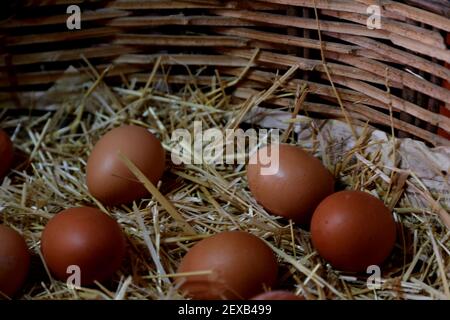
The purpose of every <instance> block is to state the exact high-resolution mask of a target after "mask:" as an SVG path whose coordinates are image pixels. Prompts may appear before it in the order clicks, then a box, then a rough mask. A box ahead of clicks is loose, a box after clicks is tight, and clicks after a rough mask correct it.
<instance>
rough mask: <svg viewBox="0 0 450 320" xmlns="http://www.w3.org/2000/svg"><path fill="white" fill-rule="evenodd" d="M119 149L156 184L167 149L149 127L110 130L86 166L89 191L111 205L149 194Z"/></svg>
mask: <svg viewBox="0 0 450 320" xmlns="http://www.w3.org/2000/svg"><path fill="white" fill-rule="evenodd" d="M119 151H120V152H121V153H122V154H123V155H125V156H126V157H127V158H128V159H130V160H131V161H132V162H133V163H134V164H135V165H136V166H137V167H138V168H139V169H140V170H141V171H142V173H143V174H144V175H145V176H146V177H147V178H148V179H149V180H150V181H151V182H152V183H153V184H155V185H156V184H157V183H158V181H159V180H160V179H161V176H162V174H163V172H164V164H165V157H164V149H163V147H162V145H161V143H160V142H159V140H158V139H157V138H156V137H155V136H154V135H153V134H152V133H151V132H149V131H148V130H147V129H145V128H142V127H137V126H122V127H119V128H115V129H113V130H111V131H109V132H108V133H107V134H105V135H104V136H103V137H102V138H101V139H100V140H99V141H98V142H97V144H96V145H95V147H94V149H93V150H92V153H91V155H90V156H89V159H88V162H87V168H86V178H87V186H88V189H89V192H90V193H91V194H92V195H93V196H94V197H95V198H97V199H98V200H100V201H101V202H102V203H104V204H107V205H118V204H126V203H129V202H132V201H134V200H138V199H140V198H142V197H144V196H145V195H147V190H146V189H145V187H144V186H143V185H142V184H141V183H140V182H139V181H138V180H137V178H136V177H135V176H134V174H133V173H132V172H131V171H130V170H128V168H127V166H126V165H125V164H124V163H123V162H122V161H121V160H120V159H119V157H118V152H119Z"/></svg>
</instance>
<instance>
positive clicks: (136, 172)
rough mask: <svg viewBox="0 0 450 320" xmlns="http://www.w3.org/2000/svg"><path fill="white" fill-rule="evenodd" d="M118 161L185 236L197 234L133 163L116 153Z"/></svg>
mask: <svg viewBox="0 0 450 320" xmlns="http://www.w3.org/2000/svg"><path fill="white" fill-rule="evenodd" d="M117 156H118V157H119V159H120V160H122V161H123V163H124V164H125V165H126V166H127V167H128V169H129V170H130V171H131V172H132V173H133V174H134V175H135V176H136V178H138V179H139V181H140V182H141V183H142V184H143V185H144V186H145V188H146V189H147V190H148V191H149V192H150V193H151V194H152V195H153V196H154V197H155V198H156V200H158V202H159V203H160V204H161V205H162V206H163V207H164V209H166V211H167V212H168V213H169V214H170V215H171V216H172V218H173V219H175V221H177V222H178V223H179V224H180V227H181V228H182V229H183V230H184V232H185V233H186V234H187V235H195V234H197V233H196V232H195V230H194V229H193V228H192V227H191V226H190V225H189V224H188V223H187V222H186V220H185V219H184V218H183V217H182V216H181V214H180V213H178V211H177V209H175V207H174V206H173V205H172V204H171V203H170V201H168V200H167V199H166V197H164V195H163V194H162V193H161V192H160V191H159V190H158V189H157V188H156V187H155V186H154V185H153V183H152V182H151V181H150V180H148V178H147V177H146V176H145V175H144V174H143V173H142V172H141V171H140V170H139V168H138V167H136V165H135V164H134V163H132V162H131V161H130V160H129V159H128V158H127V157H126V156H125V155H123V154H122V153H120V152H119V153H118V155H117Z"/></svg>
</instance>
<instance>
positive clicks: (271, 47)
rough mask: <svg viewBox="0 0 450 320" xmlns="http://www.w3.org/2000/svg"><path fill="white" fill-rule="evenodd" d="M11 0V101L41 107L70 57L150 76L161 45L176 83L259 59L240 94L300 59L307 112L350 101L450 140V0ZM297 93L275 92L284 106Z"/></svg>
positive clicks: (2, 86)
mask: <svg viewBox="0 0 450 320" xmlns="http://www.w3.org/2000/svg"><path fill="white" fill-rule="evenodd" d="M72 4H77V5H79V6H80V8H81V10H82V14H81V30H68V29H67V27H66V20H67V18H68V16H69V14H67V13H66V10H67V7H68V6H69V5H72ZM372 4H379V5H381V9H382V10H381V15H382V20H381V23H382V28H381V29H373V30H371V29H369V28H368V27H367V25H366V22H367V18H368V14H367V7H368V6H369V5H372ZM2 5H3V6H5V8H3V9H2V10H1V11H2V13H1V14H2V15H3V18H4V20H3V21H2V22H1V24H0V33H1V44H2V46H1V51H2V52H1V54H2V59H0V68H1V76H0V104H1V106H2V107H10V108H11V107H12V108H24V109H27V108H30V107H32V106H30V105H27V103H26V101H27V100H26V97H27V94H29V93H30V92H36V91H44V90H46V89H47V88H48V87H50V86H51V84H52V83H53V82H54V81H55V80H56V79H58V78H59V77H60V76H61V75H62V73H63V72H64V71H65V70H66V69H67V67H68V66H69V65H74V66H76V67H77V68H80V69H83V68H86V63H85V61H84V60H83V59H82V57H85V58H86V59H87V60H88V61H89V62H90V63H92V64H93V65H94V66H95V67H96V68H97V69H98V71H99V72H101V71H103V70H104V69H105V68H106V67H107V66H109V65H111V64H112V65H113V67H112V68H111V69H110V70H109V71H108V73H107V74H106V80H107V81H111V82H114V81H116V82H118V81H121V82H123V81H124V79H126V81H130V82H131V81H138V82H142V83H145V81H146V80H147V78H148V74H149V72H150V71H151V70H152V65H153V64H154V63H155V61H156V59H157V57H158V56H159V55H161V54H162V55H163V58H162V63H163V64H164V65H165V66H167V67H168V68H169V67H170V66H172V68H173V70H171V76H170V77H169V78H168V81H169V82H172V83H183V82H185V81H188V79H189V77H188V76H187V73H186V68H180V67H179V66H176V65H179V64H184V65H187V66H189V68H191V70H195V69H196V68H200V67H205V66H207V67H206V69H207V70H206V71H205V72H204V73H202V76H199V77H198V78H197V81H198V83H200V84H202V83H205V84H208V83H210V79H209V77H208V74H210V75H214V74H215V72H218V74H220V75H221V77H223V78H224V79H228V78H232V77H236V76H237V75H239V74H240V73H241V71H242V69H243V68H244V67H245V66H247V65H248V64H249V60H251V59H252V58H253V59H254V60H253V62H252V67H251V69H250V70H249V71H248V72H247V73H246V77H245V79H242V81H240V82H239V84H238V86H237V87H236V88H234V91H233V95H234V96H235V97H236V99H247V98H248V97H249V96H251V95H252V94H253V92H254V90H255V89H261V88H267V87H268V86H270V84H271V83H272V82H273V81H274V80H275V79H276V77H277V75H278V74H282V73H284V72H285V71H286V70H287V69H288V68H289V67H291V66H293V65H297V66H298V69H299V71H298V72H297V73H296V74H295V75H294V77H293V78H291V79H290V81H289V82H287V84H286V87H287V88H289V89H292V91H293V92H295V90H296V89H297V88H299V87H301V86H303V85H304V84H305V83H306V85H307V87H308V90H309V94H308V96H307V99H306V102H305V103H304V105H303V111H307V112H308V114H313V115H315V116H320V117H342V113H341V112H342V111H341V108H340V106H339V101H338V100H341V102H342V105H343V106H344V107H345V109H346V110H347V111H348V113H349V115H350V116H351V117H352V118H355V119H359V120H362V121H370V123H372V124H374V125H376V126H378V127H380V128H382V129H384V130H386V131H390V130H391V129H390V127H391V125H393V126H394V127H395V129H396V134H397V135H398V136H400V137H406V136H408V137H414V138H416V139H421V140H424V141H426V142H428V143H430V144H432V145H449V140H448V136H447V137H446V135H448V133H449V132H450V118H448V116H447V115H446V114H445V113H446V112H448V110H449V108H450V90H449V87H448V84H447V87H446V84H445V81H448V82H450V69H448V68H447V67H448V66H446V63H450V50H448V47H447V44H446V37H447V35H448V32H450V18H449V17H450V4H449V2H448V0H404V1H401V2H400V1H384V0H379V1H377V0H353V1H351V0H338V1H331V0H315V1H314V0H267V1H218V0H196V1H150V0H148V1H143V0H141V1H139V0H137V1H125V0H115V1H82V0H47V1H37V0H28V1H16V2H13V3H12V4H10V5H8V4H2ZM316 13H317V17H318V19H316ZM319 31H320V37H319ZM256 48H258V49H259V50H257V49H256ZM321 49H322V50H323V58H324V60H325V61H326V67H325V66H324V63H323V62H324V61H323V60H322V56H321ZM327 71H329V74H330V76H331V79H332V82H333V84H334V85H335V87H336V88H337V92H338V95H339V98H340V99H338V98H337V96H336V93H335V92H334V90H333V87H332V84H331V82H330V79H329V77H328V75H327ZM208 72H209V73H208ZM160 76H162V75H160ZM290 103H291V102H290V101H289V100H288V99H275V100H274V101H273V106H274V107H277V106H279V107H286V106H289V104H290ZM390 111H392V114H393V119H392V120H391V118H390V116H389V114H390Z"/></svg>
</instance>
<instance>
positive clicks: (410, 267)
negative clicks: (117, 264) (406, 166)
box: [0, 60, 450, 299]
mask: <svg viewBox="0 0 450 320" xmlns="http://www.w3.org/2000/svg"><path fill="white" fill-rule="evenodd" d="M247 64H248V65H251V64H252V61H251V60H250V61H247ZM295 68H296V67H293V68H292V69H291V70H289V71H287V72H286V73H285V74H284V75H283V76H280V77H279V78H278V79H279V81H275V82H274V83H273V84H272V85H271V86H267V87H266V88H265V89H263V90H261V91H259V92H252V94H251V95H250V96H249V97H248V99H246V100H240V99H237V100H236V98H235V97H232V95H230V94H228V93H227V92H228V91H227V90H225V88H230V87H232V86H233V85H236V84H237V83H238V80H239V79H242V78H243V73H246V72H247V71H248V68H244V69H243V70H241V71H242V72H243V73H240V74H238V75H236V77H231V78H230V79H227V78H225V77H223V78H222V77H221V75H220V72H217V73H216V74H215V75H212V76H206V75H202V74H201V73H200V74H193V75H191V76H190V77H186V79H185V80H186V81H182V84H178V85H174V84H169V83H168V82H167V81H166V80H167V79H169V78H170V74H167V73H166V70H167V66H166V65H164V64H163V63H162V62H161V60H159V62H158V63H157V64H156V65H155V67H154V69H153V71H152V72H150V73H149V74H148V76H147V80H146V81H145V83H146V84H145V86H143V87H139V86H137V85H136V83H133V82H131V83H130V82H129V83H124V84H123V85H121V86H115V87H109V86H107V85H106V84H105V83H104V82H103V76H104V73H100V74H99V73H98V72H97V71H96V70H95V69H94V68H93V67H92V66H88V70H90V72H89V73H86V74H81V75H80V77H82V79H86V78H85V77H86V76H88V77H89V79H90V80H88V81H87V82H84V83H82V85H83V86H84V87H85V88H88V89H87V90H86V91H85V92H84V91H81V92H80V93H79V94H78V96H76V95H75V97H73V96H72V97H71V98H69V96H67V99H66V100H63V101H62V102H61V104H60V105H59V106H58V109H57V111H49V112H43V113H41V114H39V115H21V116H19V117H10V116H8V115H7V114H6V118H5V120H4V121H3V126H4V127H5V128H7V129H10V130H13V131H14V135H13V138H14V143H15V145H16V146H17V149H18V150H20V152H23V153H24V154H28V155H31V158H30V161H28V162H26V163H23V165H22V167H19V168H18V169H17V170H15V171H14V172H13V173H12V174H11V175H10V176H9V177H8V178H6V179H5V180H4V181H3V184H2V186H1V189H0V190H1V192H0V203H1V204H2V213H1V220H2V223H5V224H7V225H10V226H12V227H14V228H15V229H17V230H18V231H20V232H21V233H23V234H24V236H25V238H26V239H27V242H28V244H29V246H30V248H31V250H32V251H33V252H34V253H35V255H36V257H35V261H34V263H33V271H32V275H31V277H30V279H29V280H28V282H27V285H26V287H25V289H24V291H23V295H22V296H21V297H22V298H24V299H181V298H183V297H182V296H180V294H179V293H178V291H177V286H176V285H175V282H174V279H175V278H176V277H179V276H181V275H179V274H177V273H176V270H177V266H178V264H179V262H180V259H181V257H182V256H183V255H184V254H185V253H186V251H187V250H188V249H189V247H191V246H192V245H193V244H195V243H196V242H197V241H199V240H200V239H203V238H205V237H207V236H208V235H210V234H214V233H217V232H220V231H224V230H237V229H240V230H246V231H248V232H251V233H253V234H255V235H257V236H259V237H261V238H262V239H264V240H265V241H266V242H267V243H268V244H269V246H270V247H271V248H272V249H273V250H274V252H275V253H276V255H277V256H278V259H279V262H280V265H281V271H280V275H279V278H280V284H279V285H280V287H283V288H286V289H289V290H292V291H296V292H298V293H299V294H303V295H305V296H306V297H307V298H308V299H445V298H450V294H449V288H448V277H449V271H450V269H449V268H450V260H449V257H450V252H449V249H448V248H449V245H450V231H449V229H448V228H446V227H445V225H444V223H445V222H446V223H448V221H446V220H445V219H448V212H446V210H445V209H444V208H443V207H442V206H441V205H440V204H439V202H438V201H437V199H435V198H434V195H432V194H431V193H430V192H429V191H428V190H426V188H424V185H423V184H421V183H420V181H417V179H415V178H414V174H407V175H406V177H404V179H399V178H398V177H397V178H395V177H396V175H398V174H399V173H401V170H399V169H396V168H390V170H389V169H387V168H384V167H382V165H381V163H378V162H379V161H380V157H368V156H367V155H366V152H365V150H366V149H367V147H368V146H369V145H370V144H371V143H372V142H370V141H369V139H368V135H369V132H370V130H368V129H369V128H367V130H364V131H363V134H361V135H360V136H357V137H356V138H357V144H356V146H355V147H354V148H353V149H351V150H350V151H348V153H347V154H345V155H344V156H343V157H341V158H339V159H340V160H337V161H336V162H334V163H333V162H331V161H330V159H334V158H335V157H333V155H331V154H327V153H326V152H327V150H322V151H321V152H322V154H321V157H322V159H323V160H324V162H325V163H327V164H328V165H329V169H330V170H331V171H332V172H335V175H336V177H337V178H338V179H339V180H340V181H341V182H342V184H343V185H344V186H345V188H349V189H364V190H366V191H369V192H372V193H374V194H377V195H378V196H379V197H380V198H382V199H384V200H385V202H386V203H388V204H392V206H393V208H394V214H395V217H396V220H397V221H398V225H399V231H400V232H399V234H400V239H399V241H398V244H397V246H396V248H395V250H394V253H393V255H392V257H391V258H390V259H389V261H388V262H387V264H386V266H384V268H383V270H385V272H384V273H383V274H382V287H381V289H379V290H376V291H374V290H370V289H368V288H367V285H366V279H367V276H366V275H354V274H343V273H341V272H339V271H337V270H334V269H333V268H331V267H330V266H329V265H327V264H326V263H325V262H324V261H323V260H322V259H321V258H320V257H319V256H318V255H317V253H316V252H315V251H314V249H313V248H312V247H311V243H310V235H309V233H308V232H307V231H304V230H301V229H299V228H298V227H297V226H295V225H292V223H289V222H286V221H282V220H280V219H279V218H276V217H274V216H271V215H269V214H268V213H267V212H266V211H264V209H263V208H261V207H260V206H259V205H258V204H257V203H256V202H255V200H254V199H253V198H252V196H251V194H250V192H249V190H248V187H247V181H246V178H245V166H237V165H223V166H212V165H208V164H202V165H190V164H189V165H181V166H175V165H173V164H172V163H171V162H170V160H169V159H167V171H166V174H165V176H164V177H163V179H162V183H161V184H160V185H158V186H154V185H152V184H151V183H150V182H149V181H148V180H147V179H146V178H145V177H144V176H143V175H142V174H141V173H140V172H139V170H138V168H136V167H135V166H134V164H133V163H132V162H131V161H130V160H129V159H127V158H126V157H125V156H123V155H120V158H121V159H122V161H124V162H125V164H126V165H127V166H128V167H129V168H130V170H131V171H132V172H133V173H134V174H135V175H136V177H137V178H138V179H139V180H140V181H141V182H142V183H144V185H145V186H146V187H147V189H148V190H149V192H150V195H149V198H148V199H143V200H142V201H138V202H136V203H134V204H133V205H129V206H120V207H115V208H105V207H103V206H101V204H100V203H98V202H97V201H96V200H95V199H93V198H92V197H91V196H90V195H89V193H88V191H87V189H86V184H85V165H86V159H87V157H88V155H89V153H90V150H92V148H93V145H94V144H95V142H96V141H97V140H98V139H99V138H100V137H101V136H102V135H103V134H104V133H106V132H107V131H108V130H110V129H111V128H113V127H116V126H119V125H121V124H125V123H127V124H135V125H140V126H144V127H147V128H149V129H150V130H151V131H152V132H154V133H155V134H156V135H157V136H158V137H159V138H160V139H161V140H162V142H163V145H164V148H165V149H166V150H167V151H168V153H170V151H171V148H172V147H173V144H172V142H171V140H170V133H171V132H172V131H173V130H175V129H177V128H184V129H188V130H193V123H194V120H200V121H202V123H203V128H204V129H207V128H222V129H225V128H229V127H236V126H238V125H239V124H240V122H241V120H242V119H243V118H244V116H245V114H244V113H245V112H248V111H249V110H251V109H252V108H253V107H255V105H256V104H258V105H259V104H261V103H264V102H266V101H276V100H277V99H284V100H282V101H291V102H290V103H291V104H290V107H293V106H295V105H297V106H296V107H294V108H292V110H293V112H294V114H296V113H297V112H298V111H299V108H300V107H299V106H298V105H300V104H302V101H303V98H302V96H304V94H305V93H306V92H307V90H308V88H307V86H306V87H302V88H297V89H294V88H292V86H289V85H287V84H288V83H289V78H290V75H291V74H292V72H293V71H294V70H295ZM198 78H200V79H204V80H206V79H207V80H208V81H204V82H205V83H208V85H205V84H202V85H200V84H198V81H197V79H198ZM224 79H227V80H224ZM83 81H84V80H83ZM274 99H275V100H274ZM75 110H76V112H75V113H74V111H75ZM349 112H351V111H350V110H349ZM348 125H350V126H353V124H352V123H349V124H348ZM355 134H356V133H355ZM284 138H285V140H286V142H288V143H295V140H293V135H292V134H286V135H284ZM316 139H320V137H316ZM392 142H393V143H395V139H392ZM311 151H312V152H316V151H317V150H311ZM386 170H387V171H386ZM386 172H388V173H386ZM407 185H409V186H412V187H413V188H415V189H416V190H417V191H418V192H419V193H420V194H421V195H422V196H423V198H424V199H425V200H426V201H427V202H428V204H429V206H428V208H415V207H414V205H413V204H412V203H411V202H410V201H409V199H408V197H406V196H405V195H404V193H403V191H404V189H405V187H406V186H407ZM79 205H91V206H98V207H100V208H101V209H102V210H104V211H105V212H107V213H108V214H110V215H111V216H113V217H114V218H116V219H117V220H118V222H119V223H120V224H121V225H122V227H123V229H124V231H125V232H126V234H127V237H128V239H129V243H128V248H129V250H128V256H127V259H126V262H125V263H124V265H123V267H122V269H121V270H120V272H119V273H118V274H117V275H116V276H115V277H114V279H113V280H112V281H111V282H110V283H105V284H99V283H97V284H96V285H95V286H93V287H92V288H82V289H79V290H74V289H69V288H68V287H67V286H66V285H65V284H64V283H63V282H60V281H56V280H54V279H52V278H51V276H50V274H49V273H48V272H46V270H45V269H44V268H43V267H42V261H41V256H40V255H39V239H40V234H41V232H42V230H43V228H44V226H45V224H46V223H47V221H48V220H49V219H50V218H51V217H52V216H53V215H54V214H56V213H57V212H59V211H60V210H61V209H64V208H68V207H72V206H79ZM202 272H205V273H206V274H207V273H208V272H210V271H208V270H205V271H202Z"/></svg>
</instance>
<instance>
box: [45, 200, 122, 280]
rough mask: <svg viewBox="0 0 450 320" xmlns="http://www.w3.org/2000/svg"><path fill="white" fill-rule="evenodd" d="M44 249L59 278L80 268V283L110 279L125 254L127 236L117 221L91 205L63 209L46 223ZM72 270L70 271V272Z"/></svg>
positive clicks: (52, 270) (53, 271)
mask: <svg viewBox="0 0 450 320" xmlns="http://www.w3.org/2000/svg"><path fill="white" fill-rule="evenodd" d="M41 250H42V254H43V256H44V260H45V262H46V264H47V267H48V268H49V269H50V271H51V273H52V274H53V275H54V276H55V277H56V278H57V279H59V280H66V279H67V278H68V276H71V275H72V274H74V272H73V271H70V269H69V270H68V267H69V266H78V267H79V268H80V271H81V272H80V275H81V278H80V279H81V284H82V285H89V284H92V283H93V282H94V280H97V281H99V282H101V281H104V280H107V279H109V278H110V277H111V276H112V275H113V274H114V273H115V272H116V271H117V270H118V269H119V268H120V265H121V263H122V260H123V258H124V256H125V237H124V235H123V233H122V229H121V228H120V226H119V225H118V224H117V222H116V221H115V220H114V219H113V218H111V217H109V216H108V215H106V214H104V213H103V212H101V211H100V210H98V209H95V208H90V207H80V208H71V209H67V210H63V211H61V212H60V213H58V214H57V215H56V216H54V217H53V218H52V219H51V220H50V221H49V222H48V223H47V225H46V226H45V229H44V231H43V233H42V239H41ZM69 271H70V272H69Z"/></svg>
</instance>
